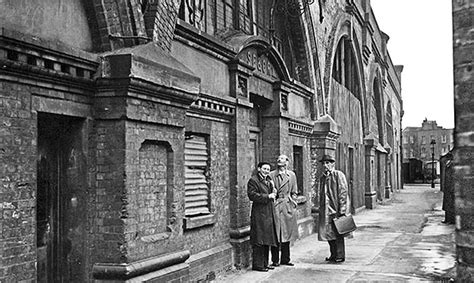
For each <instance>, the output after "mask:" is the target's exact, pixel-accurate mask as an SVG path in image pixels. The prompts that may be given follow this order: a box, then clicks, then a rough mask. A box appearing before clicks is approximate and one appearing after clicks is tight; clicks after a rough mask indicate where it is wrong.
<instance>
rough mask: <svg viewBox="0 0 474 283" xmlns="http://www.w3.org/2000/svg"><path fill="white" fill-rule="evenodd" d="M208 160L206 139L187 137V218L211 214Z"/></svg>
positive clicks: (185, 159) (185, 152)
mask: <svg viewBox="0 0 474 283" xmlns="http://www.w3.org/2000/svg"><path fill="white" fill-rule="evenodd" d="M208 159H209V154H208V150H207V141H206V138H205V137H202V136H196V135H186V142H185V149H184V165H185V176H186V180H185V186H184V188H185V214H186V216H197V215H203V214H209V184H208V182H207V173H208Z"/></svg>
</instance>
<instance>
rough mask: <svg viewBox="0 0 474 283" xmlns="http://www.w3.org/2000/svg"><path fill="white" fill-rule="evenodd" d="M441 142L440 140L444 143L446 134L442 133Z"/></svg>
mask: <svg viewBox="0 0 474 283" xmlns="http://www.w3.org/2000/svg"><path fill="white" fill-rule="evenodd" d="M441 142H442V143H446V135H442V136H441Z"/></svg>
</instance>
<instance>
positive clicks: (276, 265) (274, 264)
mask: <svg viewBox="0 0 474 283" xmlns="http://www.w3.org/2000/svg"><path fill="white" fill-rule="evenodd" d="M271 266H273V267H278V266H280V264H279V263H278V262H274V263H272V264H271Z"/></svg>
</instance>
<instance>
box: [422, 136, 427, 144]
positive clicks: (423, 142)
mask: <svg viewBox="0 0 474 283" xmlns="http://www.w3.org/2000/svg"><path fill="white" fill-rule="evenodd" d="M421 144H426V138H425V136H421Z"/></svg>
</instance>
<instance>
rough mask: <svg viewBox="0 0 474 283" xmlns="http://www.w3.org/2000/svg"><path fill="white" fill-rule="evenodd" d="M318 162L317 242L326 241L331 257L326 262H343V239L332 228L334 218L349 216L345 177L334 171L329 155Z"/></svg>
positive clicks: (333, 163) (331, 157)
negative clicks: (321, 170) (319, 167)
mask: <svg viewBox="0 0 474 283" xmlns="http://www.w3.org/2000/svg"><path fill="white" fill-rule="evenodd" d="M320 162H321V163H322V165H323V170H324V172H323V175H322V176H321V178H320V179H319V233H318V240H319V241H328V243H329V250H330V252H331V255H330V256H329V257H327V258H326V261H328V262H331V263H340V262H344V261H345V259H346V254H345V246H344V237H343V236H342V235H339V234H338V233H337V231H336V227H335V226H334V222H333V220H334V218H337V217H340V216H342V215H345V214H349V212H350V211H349V207H350V206H349V198H348V193H347V191H348V189H347V181H346V176H345V175H344V173H342V172H341V171H339V170H335V169H334V166H335V162H336V161H335V160H334V157H333V156H331V155H324V156H323V157H322V158H321V160H320Z"/></svg>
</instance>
